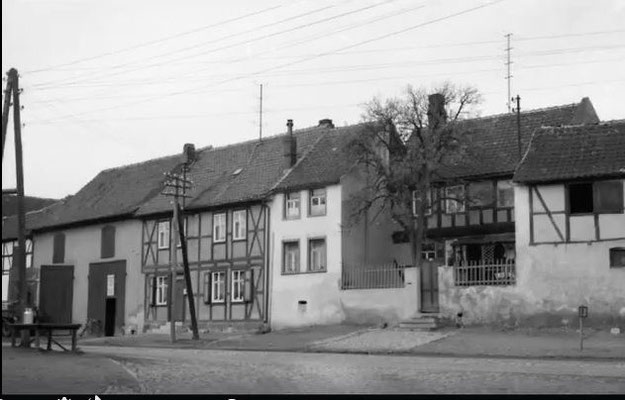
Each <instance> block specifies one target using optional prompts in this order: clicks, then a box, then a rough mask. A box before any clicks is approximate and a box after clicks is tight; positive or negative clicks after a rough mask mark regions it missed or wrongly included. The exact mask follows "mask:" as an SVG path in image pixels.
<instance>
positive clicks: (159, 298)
mask: <svg viewBox="0 0 625 400" xmlns="http://www.w3.org/2000/svg"><path fill="white" fill-rule="evenodd" d="M168 286H169V283H168V277H167V276H166V275H157V276H156V285H155V287H154V290H155V291H156V296H155V299H154V305H157V306H165V305H167V294H168V289H169V287H168Z"/></svg>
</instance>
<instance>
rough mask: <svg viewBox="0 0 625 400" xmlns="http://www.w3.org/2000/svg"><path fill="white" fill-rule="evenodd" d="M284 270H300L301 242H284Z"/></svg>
mask: <svg viewBox="0 0 625 400" xmlns="http://www.w3.org/2000/svg"><path fill="white" fill-rule="evenodd" d="M283 254H284V257H283V262H282V272H284V273H285V274H290V273H297V272H299V242H284V253H283Z"/></svg>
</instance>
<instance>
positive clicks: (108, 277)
mask: <svg viewBox="0 0 625 400" xmlns="http://www.w3.org/2000/svg"><path fill="white" fill-rule="evenodd" d="M125 298H126V261H124V260H122V261H113V262H105V263H94V264H90V265H89V293H88V301H87V318H88V319H94V320H98V321H100V324H101V326H102V327H103V328H105V329H107V330H108V331H109V332H110V330H112V331H113V332H115V331H116V330H117V329H119V328H121V327H122V326H123V325H124V314H125ZM107 299H115V302H114V304H115V313H114V315H115V318H114V326H111V321H113V320H110V321H109V322H108V325H109V326H108V327H107V326H105V322H106V317H107V313H106V304H107ZM110 307H111V302H110V300H109V313H110ZM109 318H110V314H109Z"/></svg>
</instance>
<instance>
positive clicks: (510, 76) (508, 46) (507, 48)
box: [505, 33, 512, 112]
mask: <svg viewBox="0 0 625 400" xmlns="http://www.w3.org/2000/svg"><path fill="white" fill-rule="evenodd" d="M505 36H506V39H507V46H506V53H507V54H508V61H507V62H506V66H507V67H508V74H507V75H506V79H507V80H508V102H507V103H506V104H507V105H508V112H511V110H512V104H511V103H510V99H511V98H510V96H511V94H510V93H511V92H510V83H511V81H512V75H511V74H510V65H512V61H510V50H512V47H510V37H511V36H512V34H511V33H508V34H507V35H505Z"/></svg>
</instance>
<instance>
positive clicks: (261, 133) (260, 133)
mask: <svg viewBox="0 0 625 400" xmlns="http://www.w3.org/2000/svg"><path fill="white" fill-rule="evenodd" d="M258 137H259V139H260V141H261V142H262V141H263V84H262V83H261V84H260V108H259V124H258Z"/></svg>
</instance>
